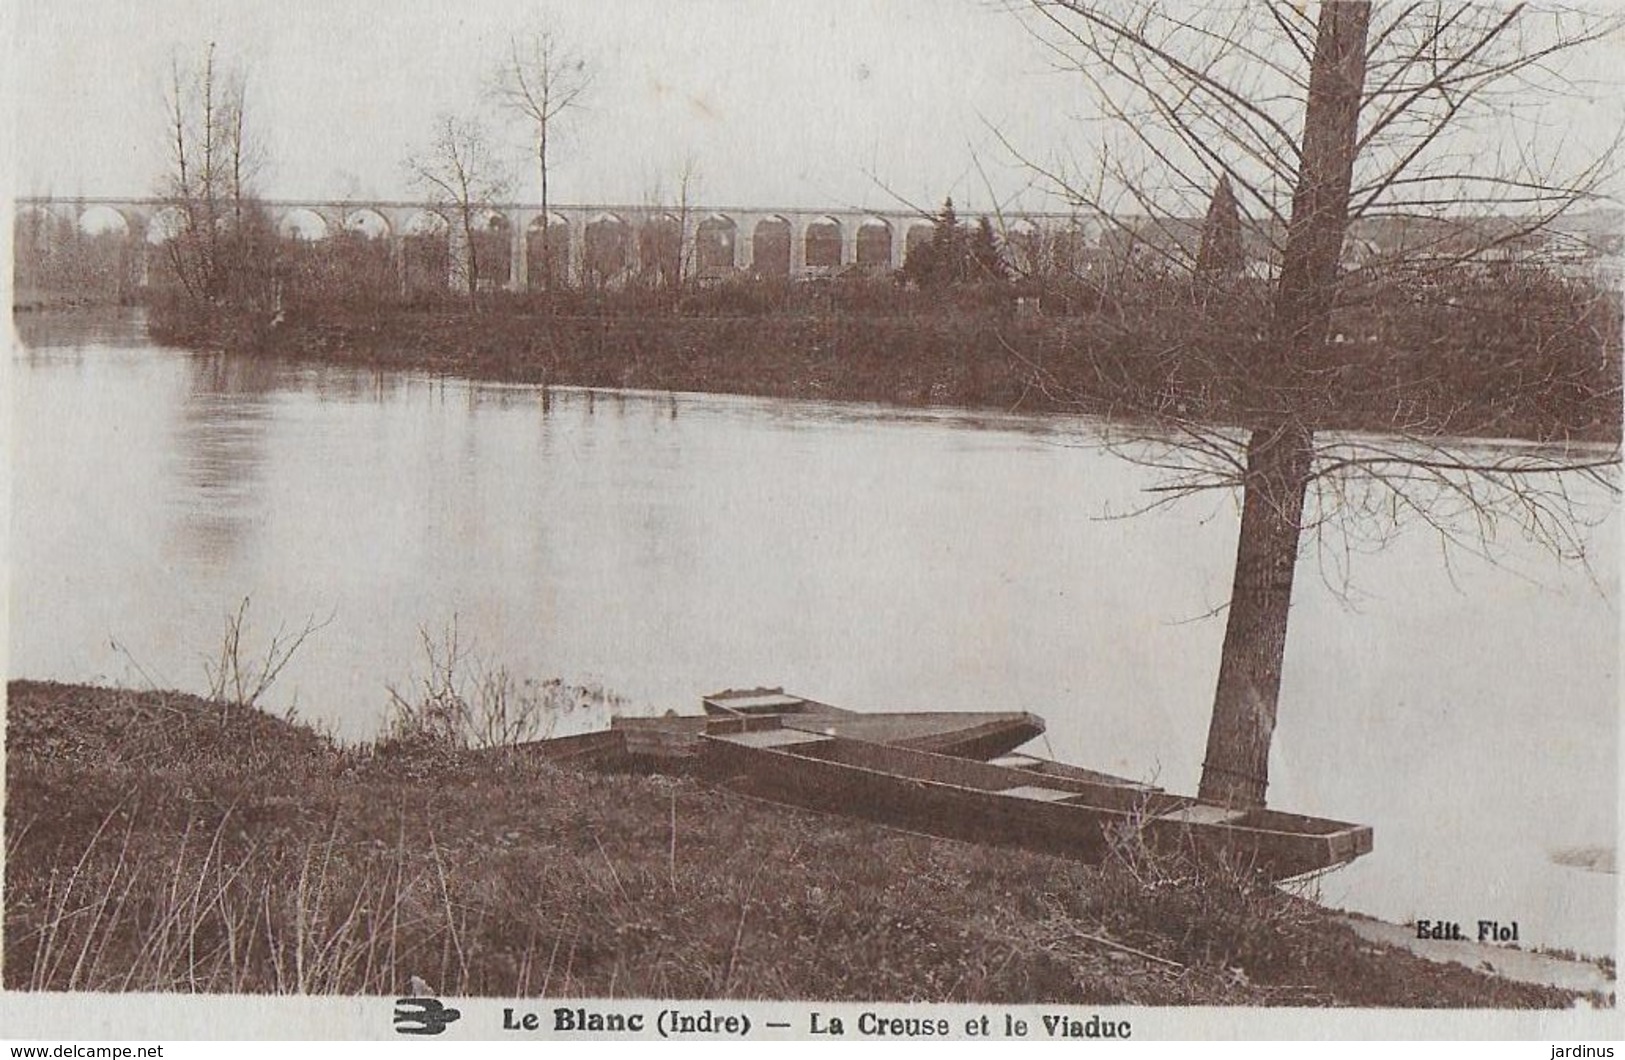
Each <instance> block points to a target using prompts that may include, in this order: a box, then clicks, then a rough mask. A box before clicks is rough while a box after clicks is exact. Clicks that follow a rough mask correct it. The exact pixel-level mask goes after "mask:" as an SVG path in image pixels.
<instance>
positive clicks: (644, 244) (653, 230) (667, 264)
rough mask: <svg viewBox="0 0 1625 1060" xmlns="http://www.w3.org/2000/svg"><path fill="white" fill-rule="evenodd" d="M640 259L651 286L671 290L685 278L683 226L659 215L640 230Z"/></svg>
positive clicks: (674, 218) (645, 277) (644, 274)
mask: <svg viewBox="0 0 1625 1060" xmlns="http://www.w3.org/2000/svg"><path fill="white" fill-rule="evenodd" d="M638 258H639V263H640V264H641V266H642V269H641V271H642V273H643V278H644V280H645V281H646V282H648V283H653V284H655V285H657V286H661V287H670V286H673V285H675V284H677V283H679V282H681V281H682V278H683V222H682V221H680V220H678V219H677V218H676V217H674V216H673V215H671V214H669V213H662V214H656V215H655V216H653V217H651V218H649V220H648V221H646V222H644V224H643V227H642V228H640V229H639V230H638Z"/></svg>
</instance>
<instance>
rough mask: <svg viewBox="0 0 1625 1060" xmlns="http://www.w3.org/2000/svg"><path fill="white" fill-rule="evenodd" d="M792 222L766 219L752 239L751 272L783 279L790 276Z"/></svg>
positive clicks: (777, 218) (780, 218) (757, 228)
mask: <svg viewBox="0 0 1625 1060" xmlns="http://www.w3.org/2000/svg"><path fill="white" fill-rule="evenodd" d="M790 233H791V227H790V222H789V221H787V220H785V219H784V218H782V217H764V218H762V219H761V220H760V221H757V222H756V229H755V231H754V232H752V233H751V237H750V260H751V266H750V267H751V271H752V272H754V273H755V274H756V275H758V276H771V277H773V278H774V279H783V278H785V277H787V276H789V275H790Z"/></svg>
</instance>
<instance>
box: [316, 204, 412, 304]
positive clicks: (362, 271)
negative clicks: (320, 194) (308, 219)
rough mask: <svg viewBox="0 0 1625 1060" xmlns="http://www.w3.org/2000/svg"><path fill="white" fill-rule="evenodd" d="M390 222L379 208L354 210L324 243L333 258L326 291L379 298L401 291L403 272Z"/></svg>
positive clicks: (340, 222) (366, 297)
mask: <svg viewBox="0 0 1625 1060" xmlns="http://www.w3.org/2000/svg"><path fill="white" fill-rule="evenodd" d="M389 234H390V229H389V222H388V221H386V220H385V219H384V217H383V215H382V214H380V213H378V212H377V211H376V210H367V209H361V210H352V211H350V213H348V214H346V215H345V216H344V217H343V218H342V219H340V221H339V226H338V230H337V231H335V232H330V233H329V234H328V238H327V239H326V240H325V241H324V242H323V243H322V244H321V249H322V250H323V251H324V252H325V254H326V256H327V259H328V260H329V262H330V270H329V272H328V274H327V275H326V276H325V277H324V284H325V287H324V290H325V292H327V293H331V294H334V295H337V296H339V297H342V298H350V299H361V300H365V299H378V298H384V297H387V296H389V295H390V294H392V293H395V292H398V291H399V288H400V273H399V272H398V271H397V267H396V264H395V260H394V258H393V256H392V254H391V250H390V244H389Z"/></svg>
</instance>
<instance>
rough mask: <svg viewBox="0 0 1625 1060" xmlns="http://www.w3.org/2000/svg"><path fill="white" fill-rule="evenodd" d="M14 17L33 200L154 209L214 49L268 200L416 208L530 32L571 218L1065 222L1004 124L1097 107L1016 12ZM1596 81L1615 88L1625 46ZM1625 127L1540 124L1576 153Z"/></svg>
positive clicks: (219, 10)
mask: <svg viewBox="0 0 1625 1060" xmlns="http://www.w3.org/2000/svg"><path fill="white" fill-rule="evenodd" d="M0 18H3V19H5V20H8V21H9V22H10V25H4V24H3V23H0V30H3V31H4V32H3V36H4V39H5V40H6V41H7V42H8V44H9V45H10V50H11V55H10V56H9V57H8V59H9V61H8V63H7V70H6V71H5V72H4V74H3V75H0V76H4V77H5V78H7V79H9V80H10V81H11V83H12V85H13V86H14V91H13V92H12V96H13V98H14V99H15V100H16V101H17V103H18V107H17V109H16V110H15V112H14V114H13V115H12V117H13V120H14V131H15V136H16V141H15V142H16V146H17V150H16V152H15V155H14V158H15V167H16V172H15V175H14V179H13V181H12V184H13V186H14V187H15V188H16V189H17V190H18V191H19V192H20V193H23V194H30V193H35V194H41V193H53V194H58V195H70V196H72V195H111V196H125V195H130V196H134V195H145V194H151V193H152V192H153V191H154V190H155V189H156V188H157V186H158V181H159V177H160V174H161V173H162V171H163V165H164V147H163V145H164V131H163V126H162V122H163V104H162V96H163V82H164V79H165V76H166V74H167V71H168V69H169V64H170V59H171V57H172V56H174V55H179V56H180V57H181V58H182V59H183V60H187V61H191V62H196V61H198V59H199V58H200V57H201V55H202V54H203V49H204V46H205V44H206V43H207V42H208V41H211V40H212V41H214V42H216V43H217V45H218V49H219V54H220V55H221V57H222V58H223V59H225V60H226V61H228V62H230V63H232V64H234V65H238V66H241V67H242V68H243V69H245V70H246V72H247V75H248V77H249V84H250V98H249V108H250V123H251V128H252V129H253V130H255V131H257V133H258V135H259V136H260V138H261V139H262V140H263V141H264V143H265V145H266V147H267V151H268V156H269V160H270V164H269V166H268V168H267V169H266V171H265V173H264V176H263V179H262V181H261V190H262V192H263V193H264V194H267V195H270V196H273V197H277V198H301V197H343V198H373V197H378V198H395V197H409V196H411V194H412V193H411V191H410V189H409V187H408V185H407V183H406V181H405V178H404V173H403V169H402V164H401V163H402V160H403V159H404V158H405V156H406V155H407V154H408V153H409V152H410V151H412V150H413V148H414V147H416V146H417V145H420V144H422V143H423V142H424V141H425V140H426V139H427V138H428V136H429V132H430V125H431V122H432V120H433V118H434V116H435V114H436V113H437V112H441V111H457V112H467V111H469V110H471V109H475V108H478V107H480V106H481V105H482V95H483V93H482V87H483V86H484V85H485V84H487V83H488V82H489V79H490V75H491V73H492V70H493V68H494V66H495V65H496V63H497V62H498V60H499V58H500V56H501V55H502V54H503V52H504V50H505V48H506V44H507V38H508V35H509V33H510V32H511V31H512V30H513V29H514V28H515V27H522V26H524V25H525V24H526V23H527V20H535V19H538V18H540V19H545V20H546V21H548V22H549V23H551V25H552V26H553V27H554V28H555V30H556V32H557V33H558V35H559V36H560V37H561V38H562V39H563V40H564V41H565V42H566V43H567V44H568V45H569V46H571V47H572V48H574V49H575V50H577V51H579V53H580V54H581V55H582V56H583V57H584V58H585V59H586V61H587V63H588V65H589V67H590V68H591V69H592V71H593V72H594V74H595V81H594V84H593V88H592V91H591V94H590V97H589V99H588V101H587V102H588V109H585V110H582V111H580V112H578V113H576V114H574V115H572V116H571V118H570V119H569V121H568V124H567V125H566V126H565V127H564V128H563V130H562V133H563V134H562V136H561V137H560V138H559V140H558V142H557V145H556V147H555V150H554V166H553V174H552V188H551V191H552V196H553V198H554V200H555V201H558V202H586V203H615V202H619V203H632V204H637V203H644V202H650V201H654V199H655V198H656V197H657V195H658V196H661V197H663V198H664V199H665V200H667V201H669V200H670V198H671V197H672V195H673V191H672V189H673V187H674V185H675V183H676V180H677V174H678V172H679V171H680V169H681V168H682V165H683V160H684V159H685V158H686V157H690V156H691V157H692V158H693V160H694V162H695V164H696V166H697V169H698V174H699V191H698V196H697V198H698V199H699V200H700V201H701V202H703V203H706V204H710V205H735V206H811V207H831V206H835V207H840V206H867V207H871V208H878V207H896V206H898V205H899V199H902V200H907V201H911V202H915V203H918V204H921V205H927V206H934V205H935V204H936V203H938V202H940V201H941V199H942V197H943V196H944V195H946V194H952V195H953V196H954V198H955V200H956V202H959V203H961V204H963V205H968V206H970V207H972V208H974V209H987V208H988V207H989V206H990V205H991V204H992V202H993V200H994V199H997V200H999V204H1000V205H1022V206H1025V207H1027V208H1029V209H1035V208H1044V207H1053V206H1055V205H1057V203H1056V202H1055V201H1054V200H1050V199H1046V198H1045V197H1044V196H1043V195H1042V194H1041V193H1039V192H1036V191H1034V190H1032V189H1031V187H1030V185H1031V184H1032V181H1031V178H1030V176H1029V175H1028V173H1027V171H1025V170H1024V169H1023V168H1022V167H1021V166H1020V165H1018V164H1017V162H1016V160H1015V159H1014V158H1013V157H1012V155H1011V153H1010V151H1009V150H1008V149H1007V148H1006V147H1004V146H1003V145H1001V144H1000V143H999V140H998V138H997V137H996V136H995V135H994V133H993V132H992V131H991V129H992V128H998V129H1001V130H1003V132H1004V133H1005V135H1006V136H1007V137H1008V138H1009V139H1010V140H1011V141H1012V142H1013V143H1014V144H1016V145H1019V146H1020V148H1021V149H1022V150H1023V151H1024V152H1025V153H1027V154H1028V155H1029V156H1030V157H1032V158H1034V159H1039V160H1046V161H1047V160H1050V159H1052V158H1054V157H1055V156H1056V155H1057V154H1061V153H1065V151H1066V145H1067V144H1068V143H1069V142H1076V141H1078V140H1080V139H1082V138H1084V137H1085V135H1086V133H1085V130H1084V128H1083V126H1081V125H1080V123H1079V121H1078V119H1079V117H1080V116H1082V115H1085V114H1087V113H1088V112H1089V109H1090V102H1089V98H1088V96H1087V94H1086V93H1085V91H1084V88H1083V85H1082V83H1081V78H1079V77H1078V76H1077V75H1076V74H1072V75H1067V74H1062V73H1057V72H1055V71H1054V70H1053V69H1051V68H1050V67H1049V65H1048V62H1047V58H1046V53H1045V51H1044V50H1043V48H1041V47H1040V46H1039V45H1038V44H1037V43H1036V42H1035V41H1034V39H1033V38H1032V37H1031V36H1030V35H1029V33H1028V32H1027V29H1026V28H1025V27H1024V26H1023V25H1022V23H1021V22H1020V20H1018V19H1017V18H1016V17H1014V16H1013V15H1011V14H1010V13H1009V12H1008V11H1007V10H1006V9H1005V6H1004V4H1003V3H1001V2H1000V0H816V2H814V0H797V2H788V0H680V2H679V0H551V2H540V0H468V2H465V3H459V4H453V3H449V2H446V0H231V2H227V0H142V2H132V0H0ZM1592 68H1593V69H1594V70H1598V71H1602V72H1603V74H1605V75H1606V76H1609V77H1612V78H1613V81H1614V84H1615V86H1616V87H1618V85H1619V75H1620V72H1621V70H1622V69H1625V48H1619V47H1616V48H1615V49H1614V52H1613V54H1612V55H1611V56H1610V55H1609V54H1607V53H1606V52H1604V53H1602V54H1601V57H1600V58H1599V59H1598V60H1597V61H1596V62H1595V63H1593V66H1592ZM1615 95H1616V97H1625V90H1622V91H1621V92H1618V93H1615ZM1620 114H1621V101H1620V99H1619V98H1616V99H1615V100H1614V101H1613V104H1612V106H1611V107H1609V108H1604V109H1603V110H1600V111H1599V110H1598V108H1596V107H1593V108H1591V109H1590V110H1589V111H1584V112H1583V113H1582V108H1578V107H1576V108H1574V109H1573V111H1572V113H1569V112H1565V113H1564V114H1563V115H1562V116H1561V117H1562V118H1563V119H1564V120H1563V121H1557V122H1547V123H1546V124H1547V125H1548V126H1553V125H1556V126H1560V128H1559V129H1558V130H1557V131H1558V132H1560V133H1561V134H1563V135H1565V136H1569V137H1572V139H1573V141H1574V143H1575V144H1577V145H1579V146H1580V147H1585V146H1587V145H1593V144H1596V143H1597V142H1599V141H1602V140H1606V139H1608V138H1610V137H1611V135H1612V132H1613V131H1614V130H1617V129H1618V127H1619V125H1620V122H1621V118H1620ZM1599 115H1600V117H1599ZM1571 119H1572V120H1571ZM509 140H510V142H511V144H512V146H513V155H514V157H515V159H516V160H518V159H520V158H522V157H523V155H522V148H523V137H522V134H521V133H520V132H519V131H518V130H517V128H515V129H514V130H513V131H512V134H511V136H510V137H509ZM517 170H518V172H519V173H520V174H521V183H520V184H519V185H518V187H519V189H520V192H521V196H522V197H523V198H526V199H534V197H535V193H536V177H535V173H534V166H525V165H522V164H521V165H518V166H517ZM882 185H884V187H882ZM1024 189H1026V190H1024Z"/></svg>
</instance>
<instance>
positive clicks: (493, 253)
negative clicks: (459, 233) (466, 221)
mask: <svg viewBox="0 0 1625 1060" xmlns="http://www.w3.org/2000/svg"><path fill="white" fill-rule="evenodd" d="M467 264H468V267H469V268H472V269H473V270H474V273H475V276H476V277H477V279H478V281H479V289H480V290H482V291H489V290H496V289H498V288H501V287H506V286H507V285H508V280H509V278H511V277H512V276H513V223H512V222H510V221H509V220H508V218H507V215H505V214H500V213H497V212H496V211H495V210H491V211H488V212H487V213H485V214H484V215H482V216H480V217H476V218H475V219H474V243H473V246H471V247H470V248H469V260H468V263H467Z"/></svg>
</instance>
